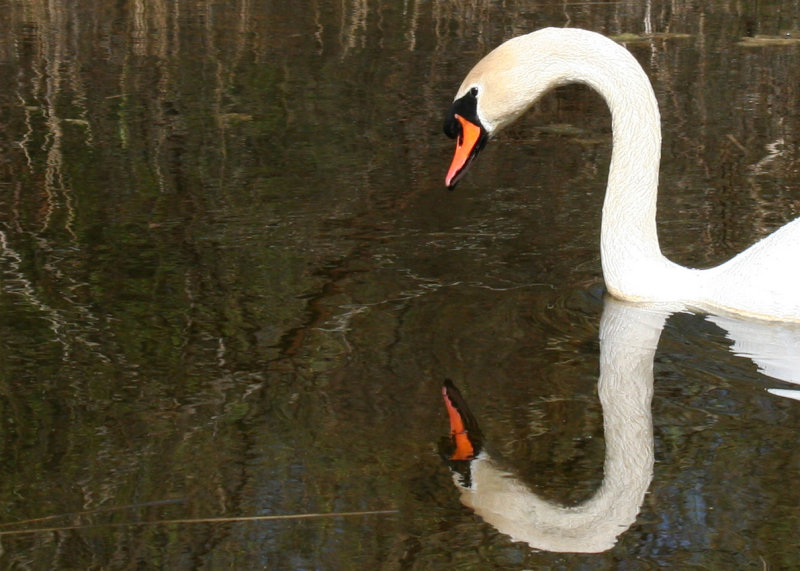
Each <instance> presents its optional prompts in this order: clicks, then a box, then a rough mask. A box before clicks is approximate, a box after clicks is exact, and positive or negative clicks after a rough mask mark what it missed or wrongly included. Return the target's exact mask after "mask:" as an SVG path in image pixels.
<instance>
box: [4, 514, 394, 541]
mask: <svg viewBox="0 0 800 571" xmlns="http://www.w3.org/2000/svg"><path fill="white" fill-rule="evenodd" d="M399 511H400V510H375V511H362V512H331V513H310V514H288V515H254V516H240V517H207V518H194V519H163V520H152V521H131V522H118V523H97V524H89V525H65V526H54V527H37V528H34V529H14V530H8V531H0V536H4V535H30V534H34V533H54V532H59V531H74V530H81V529H96V528H101V527H128V526H136V525H178V524H197V523H242V522H253V521H285V520H298V519H318V518H330V517H353V516H365V515H386V514H396V513H398V512H399Z"/></svg>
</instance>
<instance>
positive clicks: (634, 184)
mask: <svg viewBox="0 0 800 571" xmlns="http://www.w3.org/2000/svg"><path fill="white" fill-rule="evenodd" d="M574 82H577V83H584V84H587V85H588V86H590V87H592V88H593V89H595V90H597V91H598V92H599V93H600V95H601V96H603V98H604V99H605V100H606V102H607V104H608V107H609V109H610V111H611V119H612V128H613V150H612V153H611V165H610V167H609V172H608V186H607V189H606V196H605V201H604V204H603V221H602V227H601V235H600V257H601V261H602V266H603V276H604V278H605V282H606V286H607V288H608V290H609V291H610V293H611V294H612V295H614V296H616V297H618V298H620V299H625V300H631V301H647V302H680V303H684V304H686V305H688V306H690V307H693V308H695V309H699V310H702V311H723V312H729V313H733V314H737V315H740V316H744V317H749V318H759V319H765V320H773V321H800V263H799V262H800V219H797V220H794V221H793V222H790V223H789V224H787V225H786V226H784V227H783V228H781V229H779V230H777V231H776V232H775V233H773V234H771V235H770V236H768V237H766V238H764V239H763V240H761V241H760V242H758V243H756V244H754V245H753V246H751V247H750V248H748V249H747V250H745V251H744V252H742V253H740V254H739V255H737V256H736V257H734V258H732V259H731V260H729V261H727V262H726V263H724V264H722V265H720V266H717V267H715V268H710V269H704V270H697V269H690V268H684V267H682V266H680V265H678V264H675V263H673V262H671V261H669V260H668V259H667V258H666V257H664V255H663V254H662V253H661V249H660V247H659V244H658V234H657V231H656V194H657V189H658V170H659V160H660V154H661V128H660V118H659V113H658V104H657V101H656V98H655V94H654V93H653V89H652V87H651V85H650V81H649V80H648V79H647V75H646V74H645V73H644V70H643V69H642V68H641V66H640V65H639V64H638V63H637V61H636V59H635V58H634V57H633V56H632V55H631V53H630V52H628V51H627V50H626V49H625V48H623V47H622V46H620V45H619V44H617V43H616V42H614V41H612V40H610V39H608V38H606V37H604V36H601V35H600V34H597V33H594V32H589V31H586V30H579V29H557V28H546V29H543V30H539V31H536V32H533V33H531V34H528V35H525V36H519V37H516V38H513V39H511V40H509V41H507V42H505V43H504V44H502V45H501V46H499V47H498V48H496V49H495V50H494V51H492V52H491V53H489V54H488V55H487V56H486V57H484V58H483V59H482V60H481V61H480V62H478V64H477V65H476V66H475V67H474V68H473V69H472V71H470V72H469V74H468V75H467V77H466V79H464V82H463V83H462V84H461V87H460V88H459V90H458V93H457V94H456V97H455V100H454V102H453V105H452V107H451V108H450V111H449V112H448V115H447V118H446V120H445V124H444V131H445V133H446V134H447V135H448V136H449V137H451V138H457V144H456V151H455V156H454V157H453V161H452V164H451V165H450V169H449V171H448V173H447V176H446V178H445V184H446V185H447V186H448V188H451V189H452V188H453V187H455V185H456V183H457V182H458V181H459V180H460V179H461V178H462V176H463V175H464V173H465V172H466V170H467V168H468V167H469V165H470V163H471V162H472V161H473V159H474V158H475V156H476V155H477V154H478V152H479V151H480V150H481V149H482V148H483V146H484V145H485V144H486V142H487V140H488V139H489V138H490V137H492V136H493V135H494V134H496V133H497V132H498V131H500V130H501V129H502V128H503V127H505V126H506V125H508V124H509V123H511V122H513V121H514V120H516V119H517V118H518V117H519V116H520V115H522V114H523V113H524V112H525V111H526V110H527V109H528V108H529V107H530V106H531V105H532V104H533V103H534V102H535V101H536V100H537V99H538V98H539V97H541V96H542V95H543V94H544V93H545V92H547V91H548V90H550V89H552V88H554V87H556V86H559V85H564V84H567V83H574Z"/></svg>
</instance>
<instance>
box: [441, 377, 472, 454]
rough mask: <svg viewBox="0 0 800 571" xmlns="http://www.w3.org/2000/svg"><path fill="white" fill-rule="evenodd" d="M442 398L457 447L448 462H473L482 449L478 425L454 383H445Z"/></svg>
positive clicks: (451, 434)
mask: <svg viewBox="0 0 800 571" xmlns="http://www.w3.org/2000/svg"><path fill="white" fill-rule="evenodd" d="M442 396H443V397H444V405H445V407H446V408H447V416H448V417H449V418H450V438H451V439H452V444H453V445H454V446H455V450H454V451H453V452H452V454H451V455H450V457H449V458H448V460H472V459H473V458H475V457H476V456H477V455H478V453H479V452H480V448H481V438H482V437H481V431H480V429H479V428H478V423H477V421H476V420H475V417H474V416H472V413H471V412H470V410H469V408H468V407H467V402H466V401H465V400H464V397H462V396H461V393H460V392H459V391H458V389H457V388H456V387H455V385H454V384H453V383H452V382H450V381H445V383H444V386H443V387H442Z"/></svg>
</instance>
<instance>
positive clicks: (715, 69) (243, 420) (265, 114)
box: [0, 0, 800, 569]
mask: <svg viewBox="0 0 800 571" xmlns="http://www.w3.org/2000/svg"><path fill="white" fill-rule="evenodd" d="M0 9H2V12H3V13H4V14H7V16H6V17H5V18H3V19H2V21H0V26H2V33H0V82H1V83H0V85H2V88H0V126H2V130H1V131H0V132H1V133H2V134H1V135H0V272H2V291H1V292H0V348H1V349H0V350H1V351H2V352H1V353H0V355H2V357H1V358H0V407H1V409H2V415H0V419H2V421H1V422H2V424H0V435H1V436H2V437H1V438H0V482H2V483H1V484H0V498H1V499H2V501H0V505H2V510H1V511H2V515H1V516H0V522H1V525H2V527H0V547H1V548H2V552H1V553H0V561H2V566H3V567H4V568H21V569H27V568H30V569H41V568H109V569H117V568H133V567H141V568H170V569H196V568H201V569H203V568H204V569H216V568H240V569H245V568H273V569H348V568H353V569H366V568H386V569H451V568H469V569H481V568H509V569H517V568H557V569H561V568H564V569H567V568H568V569H576V568H577V569H642V568H656V567H659V566H669V567H680V568H740V569H748V568H752V569H762V568H764V567H767V568H792V567H796V566H797V565H798V561H799V560H800V548H799V547H798V543H797V539H796V537H797V530H798V529H800V521H799V520H800V512H799V511H798V508H797V506H798V504H799V503H800V492H797V491H796V489H795V487H794V486H792V485H791V482H793V481H794V480H795V479H796V476H797V474H798V473H800V454H798V453H797V451H796V450H797V434H798V430H799V429H800V406H798V405H799V404H800V403H797V402H794V401H790V400H786V399H781V398H778V397H776V396H773V395H771V394H769V393H767V392H766V389H767V388H789V387H790V386H791V385H789V384H787V383H785V382H782V381H780V380H778V379H776V378H774V377H771V376H768V375H766V374H764V373H763V372H761V370H760V369H759V365H758V364H757V363H756V362H754V361H753V360H752V359H750V358H748V357H747V356H740V355H739V353H747V351H746V350H740V349H741V348H739V349H737V347H738V346H735V341H733V340H732V339H731V338H729V337H730V331H729V329H727V328H725V327H721V326H720V324H719V323H717V324H715V323H713V322H712V321H709V320H707V319H706V318H705V317H704V316H698V315H691V314H676V315H672V316H671V317H669V318H668V319H666V320H665V325H664V327H663V331H661V334H660V341H659V343H658V347H657V350H656V352H655V356H654V357H653V368H654V379H653V390H654V395H653V399H652V409H651V413H652V423H653V438H652V448H653V455H654V459H655V464H654V468H653V474H652V481H651V482H650V484H649V486H648V488H647V489H648V492H647V494H646V495H645V496H644V499H643V503H642V505H641V506H640V508H639V511H638V516H637V517H636V520H635V522H634V523H633V524H632V525H631V526H630V528H629V529H627V530H625V531H624V532H623V533H621V535H620V536H619V539H618V541H617V543H616V544H615V545H614V546H613V547H612V548H611V549H609V550H607V551H604V552H602V553H599V554H594V555H584V554H570V553H566V554H565V553H552V552H547V551H541V550H536V549H532V548H531V547H529V546H528V545H526V544H524V543H515V542H512V541H511V540H510V539H509V538H508V537H507V536H506V535H504V534H502V533H500V532H498V531H497V530H495V529H494V528H493V527H492V526H491V525H489V524H488V523H486V522H485V521H483V520H482V518H480V517H478V516H476V515H475V514H473V513H472V512H471V511H470V510H468V509H467V508H465V507H464V506H463V505H462V504H461V503H460V502H459V495H458V492H457V490H456V489H455V487H454V486H453V484H452V481H451V477H450V474H449V472H448V469H447V467H446V465H445V464H444V463H443V462H442V460H441V459H440V458H439V456H438V453H437V442H438V440H439V439H440V437H442V436H443V435H445V434H447V430H448V424H447V418H446V415H445V411H444V407H443V404H442V402H441V397H440V386H441V383H442V381H443V380H444V379H445V378H451V379H453V380H454V381H455V382H456V383H457V384H458V385H459V387H460V388H461V389H462V391H463V392H464V394H465V395H466V396H467V398H468V399H469V402H470V405H471V406H472V408H473V410H474V412H475V414H476V416H477V417H478V418H479V421H480V423H481V426H482V428H483V430H484V432H485V434H486V439H487V443H488V445H489V446H491V448H492V450H493V454H495V455H496V456H497V457H498V458H502V461H503V463H504V465H505V466H507V467H508V469H510V470H511V471H513V472H514V474H515V475H516V476H518V477H519V478H520V479H521V480H522V481H523V482H525V484H526V485H528V486H529V487H530V489H532V490H533V491H535V492H536V493H537V494H539V495H540V496H542V497H543V498H546V499H548V500H550V501H553V502H558V503H561V504H566V505H576V504H580V503H581V502H584V501H586V500H587V499H588V498H591V497H592V495H593V494H594V493H595V491H596V490H597V489H598V487H599V486H601V482H602V481H603V463H604V458H605V451H606V446H605V443H604V432H603V410H602V408H601V404H600V401H599V399H598V394H597V379H598V375H599V370H600V369H599V367H600V365H599V363H600V361H599V360H600V352H601V345H600V342H599V339H598V334H599V331H600V319H601V314H602V313H603V311H604V305H605V306H606V308H607V301H606V300H605V296H604V290H603V285H602V274H601V270H600V263H599V246H598V241H599V224H600V207H601V203H602V190H603V188H604V184H605V175H606V172H607V168H608V159H609V153H610V120H609V117H608V113H607V110H606V108H605V106H604V104H603V102H602V101H601V100H600V99H599V97H597V96H596V95H595V94H593V93H591V92H590V91H588V90H587V89H586V88H582V87H567V88H562V89H559V90H558V91H557V92H555V93H553V94H550V95H549V96H547V97H546V98H545V99H544V100H543V101H542V102H541V103H540V104H539V105H537V106H536V107H535V108H534V109H533V110H532V112H531V113H529V114H528V115H527V116H526V117H525V118H524V119H523V120H522V121H521V123H520V124H519V125H517V126H514V127H513V128H511V129H510V130H509V131H508V132H507V133H505V134H503V135H502V136H501V137H499V138H498V139H497V140H496V141H493V142H492V143H491V144H490V145H489V147H488V148H487V149H486V151H485V152H484V153H483V155H482V156H481V158H480V160H479V163H478V164H476V165H475V167H474V168H473V169H472V172H471V173H470V174H469V175H468V176H467V177H466V178H465V179H464V181H463V182H462V183H461V184H460V186H459V188H458V190H457V191H455V192H452V193H449V192H446V191H445V190H444V188H443V177H444V173H445V171H446V167H447V165H448V163H449V160H450V156H451V153H452V142H451V141H450V140H449V139H447V138H445V137H444V136H443V135H442V134H441V122H442V119H443V116H444V112H445V111H446V109H447V107H448V106H449V102H450V101H451V99H452V97H453V95H454V93H455V90H456V89H457V87H458V85H459V84H460V82H461V78H462V77H463V75H464V74H465V73H466V72H467V71H468V70H469V68H470V67H471V66H472V64H473V63H474V62H475V61H477V59H478V58H479V57H480V56H481V55H483V54H484V53H486V52H487V51H488V50H489V49H491V48H492V47H494V46H495V45H497V44H498V43H500V42H501V41H503V40H504V39H507V38H509V37H511V36H514V35H517V34H519V33H524V32H527V31H531V30H533V29H535V28H539V27H543V26H547V25H554V26H565V25H570V26H580V27H586V28H589V29H593V30H596V31H600V32H603V33H606V34H609V35H615V34H622V33H633V34H640V35H641V34H645V33H651V32H652V33H656V34H657V35H656V36H654V37H650V38H647V39H643V40H637V41H628V42H627V44H626V45H627V46H628V48H629V49H630V50H631V51H632V52H633V53H634V54H635V55H636V57H637V58H638V59H639V61H640V62H641V63H642V65H643V66H644V68H645V70H646V71H647V73H648V75H649V76H650V77H651V79H652V81H653V84H654V87H655V90H656V93H657V96H658V99H659V103H660V105H661V110H662V117H663V126H664V130H665V131H664V152H663V154H664V156H663V159H664V162H663V166H662V192H661V194H660V196H659V219H658V220H659V232H660V237H661V242H662V247H663V249H664V251H665V253H666V254H667V255H668V256H669V257H671V258H672V259H674V260H675V261H677V262H680V263H683V264H687V265H693V266H708V265H713V264H717V263H719V262H721V261H723V260H725V259H727V258H728V257H730V256H731V255H733V254H735V253H736V252H738V251H740V250H741V249H742V248H744V247H746V246H747V245H749V244H750V243H752V242H753V241H755V240H757V239H758V238H759V237H761V236H764V235H765V234H767V233H768V232H770V231H771V230H773V229H775V228H777V227H778V226H780V225H781V224H783V223H784V222H786V221H788V220H791V219H793V218H794V217H796V216H798V215H800V169H798V135H797V133H798V132H800V129H798V127H800V126H799V125H798V121H799V118H800V94H799V93H798V85H800V78H798V73H800V72H798V70H800V61H798V58H800V46H798V45H797V44H795V43H791V42H785V43H777V44H776V43H765V42H762V43H758V42H755V43H743V41H742V38H744V37H748V36H749V37H753V36H756V35H768V36H781V37H782V36H783V35H784V34H785V32H787V31H788V32H793V33H794V35H795V37H796V35H797V30H798V27H799V26H798V22H797V20H796V10H795V7H794V5H793V4H789V3H779V2H776V3H767V4H763V3H762V4H759V5H758V8H755V7H753V8H751V7H749V5H744V6H743V5H741V4H740V3H731V2H722V1H721V2H714V3H711V4H710V5H704V6H702V7H698V6H696V5H694V4H691V3H684V2H677V3H675V2H672V3H658V2H656V3H650V4H646V5H642V6H640V5H639V4H638V3H600V4H586V3H576V4H570V3H567V4H563V3H557V4H554V3H534V4H530V5H526V6H522V5H516V4H511V5H500V4H497V3H493V2H433V3H424V2H405V3H403V2H382V3H381V2H373V3H368V2H344V3H342V2H326V1H317V2H263V3H252V2H246V1H241V2H219V3H214V2H204V3H199V2H177V3H172V4H165V3H161V2H157V1H153V2H131V3H128V4H126V3H117V4H114V5H108V6H105V5H104V6H102V7H98V6H97V5H95V3H89V2H73V3H69V4H68V5H65V6H60V7H55V6H54V5H50V4H45V3H37V2H30V1H23V0H12V1H6V2H0ZM760 338H761V339H763V338H764V337H763V336H762V337H760ZM762 370H763V367H762ZM374 511H381V512H386V513H376V514H372V515H368V514H365V513H358V514H355V515H338V516H335V515H334V516H331V514H345V513H347V514H352V513H353V512H374ZM297 514H324V515H326V516H328V517H318V518H309V519H300V520H298V519H275V520H255V521H253V520H251V521H219V518H231V519H235V518H246V517H253V516H293V515H297ZM211 519H213V520H215V521H209V520H211ZM165 520H166V521H169V522H171V523H153V522H160V521H165ZM43 528H47V529H46V530H44V529H43ZM22 530H38V531H34V532H31V531H27V532H25V533H18V532H19V531H22Z"/></svg>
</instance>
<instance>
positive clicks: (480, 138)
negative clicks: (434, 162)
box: [444, 113, 486, 190]
mask: <svg viewBox="0 0 800 571" xmlns="http://www.w3.org/2000/svg"><path fill="white" fill-rule="evenodd" d="M455 118H456V119H457V120H458V122H459V123H460V124H461V133H460V134H459V135H458V140H457V141H456V153H455V155H454V156H453V162H452V163H450V170H448V171H447V176H446V177H445V179H444V183H445V184H446V185H447V188H449V189H450V190H452V189H453V188H455V186H456V184H457V183H458V181H459V180H461V177H462V176H464V174H465V173H466V172H467V168H468V167H469V165H470V163H471V162H472V161H473V159H474V158H475V157H476V156H477V155H478V153H479V152H480V150H481V149H482V148H483V145H484V144H485V143H486V133H485V131H484V130H483V128H482V127H481V126H480V125H476V124H475V123H473V122H472V121H469V120H468V119H464V117H462V116H461V115H459V114H458V113H456V114H455Z"/></svg>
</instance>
